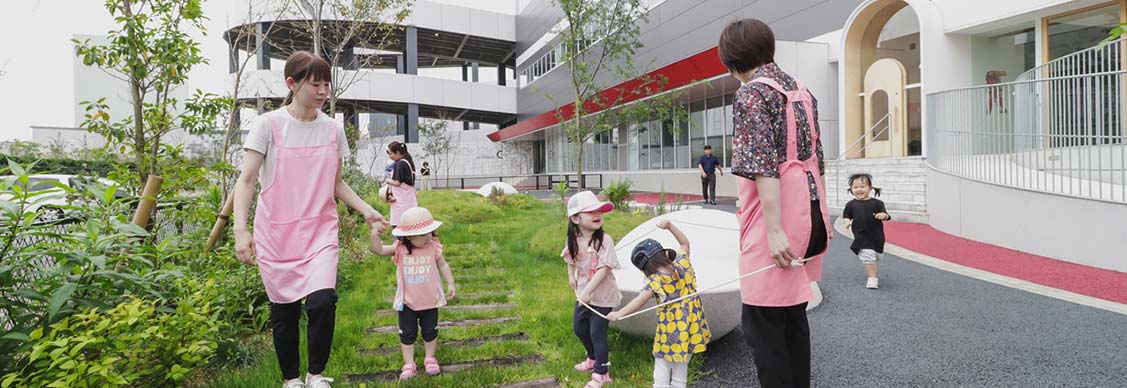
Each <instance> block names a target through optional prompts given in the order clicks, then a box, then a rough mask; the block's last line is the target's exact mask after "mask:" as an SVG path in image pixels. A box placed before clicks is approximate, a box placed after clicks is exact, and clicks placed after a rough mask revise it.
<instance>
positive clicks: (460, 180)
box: [432, 173, 605, 190]
mask: <svg viewBox="0 0 1127 388" xmlns="http://www.w3.org/2000/svg"><path fill="white" fill-rule="evenodd" d="M576 175H577V174H575V173H544V174H513V175H464V176H452V177H445V178H438V177H433V176H432V178H433V180H434V182H439V181H441V182H444V184H443V185H442V188H447V189H450V188H460V189H461V190H465V189H466V187H467V186H466V182H467V181H470V183H473V181H474V180H487V182H486V183H489V182H505V180H506V179H508V180H510V181H512V180H519V179H529V178H534V179H535V189H536V190H543V189H547V190H550V189H552V186H554V185H555V184H556V183H558V182H568V187H569V188H576V187H578V186H579V180H578V179H577V176H576ZM595 177H598V184H597V185H591V183H594V182H592V178H595ZM452 181H453V182H456V183H457V185H451V184H450V182H452ZM604 182H605V181H604V179H603V174H598V173H584V174H583V183H584V187H585V188H588V189H602V188H603V187H604ZM436 188H437V187H436Z"/></svg>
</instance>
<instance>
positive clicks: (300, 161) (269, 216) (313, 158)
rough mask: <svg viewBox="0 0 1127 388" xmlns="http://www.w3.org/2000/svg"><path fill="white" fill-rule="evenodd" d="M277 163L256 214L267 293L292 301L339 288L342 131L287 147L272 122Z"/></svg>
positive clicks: (272, 298) (256, 237)
mask: <svg viewBox="0 0 1127 388" xmlns="http://www.w3.org/2000/svg"><path fill="white" fill-rule="evenodd" d="M270 131H271V133H272V134H273V137H274V151H273V152H277V159H278V160H277V163H276V164H275V166H274V179H273V180H272V181H271V183H270V186H268V187H265V188H263V189H262V193H261V194H260V195H259V197H258V206H257V207H256V208H255V213H254V244H255V252H256V253H257V254H258V269H259V272H261V274H262V285H263V286H265V287H266V295H267V296H268V297H269V298H270V301H271V302H274V303H291V302H294V301H297V300H300V299H301V298H304V297H306V296H307V295H309V294H310V293H313V291H317V290H322V289H326V288H336V283H337V261H338V260H339V251H338V246H337V243H338V238H339V236H338V223H337V206H336V201H335V199H334V193H335V191H336V177H337V168H338V167H339V165H340V154H339V151H337V132H336V131H335V130H334V131H331V132H332V133H331V135H330V136H331V137H330V138H329V143H328V144H325V145H318V146H304V147H287V146H285V145H283V143H282V136H281V133H280V131H279V130H278V125H276V123H271V125H270Z"/></svg>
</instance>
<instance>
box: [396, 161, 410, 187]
mask: <svg viewBox="0 0 1127 388" xmlns="http://www.w3.org/2000/svg"><path fill="white" fill-rule="evenodd" d="M391 179H392V180H395V181H398V182H399V183H402V184H405V185H408V186H414V185H415V172H414V171H412V169H411V163H408V162H407V159H399V161H398V162H395V171H394V172H392V173H391Z"/></svg>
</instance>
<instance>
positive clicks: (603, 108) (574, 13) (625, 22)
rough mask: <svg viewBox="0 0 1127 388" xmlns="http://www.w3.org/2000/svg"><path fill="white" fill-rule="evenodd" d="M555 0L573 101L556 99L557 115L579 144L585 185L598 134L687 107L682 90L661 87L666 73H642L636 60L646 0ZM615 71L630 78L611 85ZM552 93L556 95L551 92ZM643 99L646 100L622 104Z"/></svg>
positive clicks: (579, 168) (677, 112)
mask: <svg viewBox="0 0 1127 388" xmlns="http://www.w3.org/2000/svg"><path fill="white" fill-rule="evenodd" d="M554 1H555V2H556V4H557V5H558V6H559V8H560V9H561V10H562V11H563V15H564V16H563V21H564V23H565V24H566V27H563V28H562V29H561V30H560V31H558V34H559V39H560V44H561V45H562V47H563V53H564V54H563V55H564V58H563V59H562V60H563V62H564V64H565V65H566V66H567V68H568V70H569V71H570V79H569V86H570V89H569V90H568V92H569V93H571V95H569V96H567V97H568V98H570V99H571V105H570V106H564V107H560V106H559V105H558V102H557V108H556V117H557V118H558V120H559V123H560V128H561V129H563V130H564V131H565V133H566V134H567V137H568V141H569V142H570V143H572V144H573V145H575V149H576V153H575V154H576V158H577V160H576V167H577V168H576V170H577V171H576V175H577V176H578V179H579V189H580V190H582V189H584V187H585V182H584V179H583V162H584V150H585V147H584V145H585V144H587V143H588V142H589V141H592V140H593V139H594V138H595V136H597V135H599V134H603V133H607V132H609V131H612V130H614V129H616V128H618V127H619V126H620V125H623V124H626V123H630V122H640V121H652V120H658V121H666V120H673V119H676V118H679V117H680V116H684V115H685V113H684V108H683V107H681V106H680V105H678V104H676V101H677V100H678V98H679V96H680V93H661V92H662V91H664V89H665V84H666V79H665V78H664V77H652V76H647V75H644V74H645V72H644V71H643V69H642V67H641V66H638V65H636V64H635V63H634V60H633V58H634V55H635V52H636V51H637V49H638V48H640V47H642V45H641V43H640V42H638V35H639V33H640V29H639V25H640V24H639V22H642V21H645V18H646V8H645V7H644V6H643V4H642V0H598V1H591V0H554ZM612 74H613V75H614V78H617V79H628V80H631V81H630V82H627V83H624V84H623V85H621V86H618V87H614V88H609V87H608V85H606V82H605V81H604V80H605V79H607V78H611V77H609V76H610V75H612ZM659 93H661V94H659ZM548 98H549V99H552V100H553V101H556V100H555V98H553V96H550V95H549V96H548ZM641 99H645V102H644V103H630V104H623V103H624V102H627V101H633V100H641Z"/></svg>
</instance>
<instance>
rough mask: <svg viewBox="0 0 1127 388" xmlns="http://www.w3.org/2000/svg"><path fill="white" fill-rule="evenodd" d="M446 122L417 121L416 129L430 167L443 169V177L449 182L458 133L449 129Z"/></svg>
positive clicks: (456, 153) (456, 154)
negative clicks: (429, 160) (429, 161)
mask: <svg viewBox="0 0 1127 388" xmlns="http://www.w3.org/2000/svg"><path fill="white" fill-rule="evenodd" d="M447 122H448V121H447V120H446V119H436V120H427V121H425V122H422V123H419V126H418V129H419V137H420V138H422V143H423V144H422V145H423V153H425V154H426V155H427V157H428V158H430V159H431V167H432V168H433V169H434V171H443V172H444V174H443V177H444V178H445V179H447V183H449V179H450V168H451V167H453V166H454V159H455V158H457V156H458V143H459V141H458V140H459V139H456V138H455V137H456V136H457V135H459V134H460V133H458V132H455V131H450V130H449V129H448V128H447V125H446V124H447Z"/></svg>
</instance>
